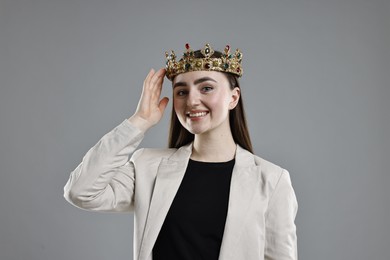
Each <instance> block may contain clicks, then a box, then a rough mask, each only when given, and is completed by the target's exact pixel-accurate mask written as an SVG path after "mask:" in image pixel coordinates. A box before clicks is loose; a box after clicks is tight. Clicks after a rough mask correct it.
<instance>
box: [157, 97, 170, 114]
mask: <svg viewBox="0 0 390 260" xmlns="http://www.w3.org/2000/svg"><path fill="white" fill-rule="evenodd" d="M168 102H169V98H167V97H164V98H162V99H161V100H160V103H159V104H158V108H159V109H160V111H161V113H163V112H164V111H165V108H166V107H167V105H168Z"/></svg>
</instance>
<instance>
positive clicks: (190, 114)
mask: <svg viewBox="0 0 390 260" xmlns="http://www.w3.org/2000/svg"><path fill="white" fill-rule="evenodd" d="M206 114H207V112H198V113H188V116H189V117H201V116H205V115H206Z"/></svg>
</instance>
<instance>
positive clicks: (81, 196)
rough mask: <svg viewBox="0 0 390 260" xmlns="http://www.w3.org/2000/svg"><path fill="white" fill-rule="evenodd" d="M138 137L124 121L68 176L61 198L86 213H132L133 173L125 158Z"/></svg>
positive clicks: (131, 151)
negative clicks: (85, 210)
mask: <svg viewBox="0 0 390 260" xmlns="http://www.w3.org/2000/svg"><path fill="white" fill-rule="evenodd" d="M142 138H143V132H141V131H140V130H139V129H137V128H136V127H134V126H133V125H132V124H131V123H130V122H129V120H127V119H126V120H125V121H123V122H122V123H121V124H120V125H119V126H117V127H116V128H114V129H113V130H112V131H110V132H109V133H107V134H106V135H104V136H103V137H102V138H101V139H100V140H99V142H98V143H97V144H96V145H95V146H93V147H92V148H91V149H90V150H89V151H88V152H87V153H86V155H85V156H84V158H83V160H82V162H81V163H80V164H79V165H78V166H77V167H76V169H75V170H74V171H73V172H72V173H71V175H70V178H69V180H68V182H67V183H66V185H65V187H64V197H65V199H66V200H67V201H69V202H70V203H71V204H73V205H74V206H77V207H79V208H83V209H88V210H96V211H130V210H132V201H133V192H134V180H135V170H134V165H133V164H132V162H130V161H129V157H130V155H131V154H132V153H133V152H134V150H135V149H136V147H137V146H138V144H139V143H140V142H141V140H142Z"/></svg>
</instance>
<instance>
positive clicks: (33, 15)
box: [0, 0, 390, 260]
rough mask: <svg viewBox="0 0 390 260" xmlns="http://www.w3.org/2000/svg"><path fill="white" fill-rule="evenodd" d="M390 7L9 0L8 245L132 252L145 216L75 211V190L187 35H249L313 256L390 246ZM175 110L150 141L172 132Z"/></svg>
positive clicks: (5, 258) (1, 96) (1, 121)
mask: <svg viewBox="0 0 390 260" xmlns="http://www.w3.org/2000/svg"><path fill="white" fill-rule="evenodd" d="M389 11H390V4H389V1H387V0H365V1H363V0H323V1H320V0H313V1H309V0H306V1H305V0H272V1H271V0H268V1H265V0H264V1H237V0H235V1H231V0H230V1H223V0H219V1H203V0H197V1H178V0H168V1H157V0H155V1H144V0H143V1H125V0H110V1H102V0H96V1H93V0H80V1H76V0H69V1H64V0H63V1H60V0H24V1H23V0H0V84H1V86H0V87H1V88H0V259H1V260H13V259H14V260H21V259H26V260H46V259H50V260H52V259H54V260H71V259H74V260H78V259H84V260H88V259H91V260H92V259H94V260H98V259H132V221H133V217H132V215H128V214H109V213H106V214H103V213H101V214H99V213H91V212H86V211H82V210H79V209H76V208H74V207H72V206H71V205H69V204H68V203H67V202H66V201H65V200H64V199H63V197H62V193H63V190H62V189H63V186H64V185H65V183H66V181H67V178H68V176H69V173H70V172H71V171H72V170H73V169H74V168H75V167H76V166H77V164H78V163H79V162H80V161H81V159H82V156H83V155H84V154H85V153H86V152H87V150H88V149H89V148H90V147H91V146H92V145H94V144H95V143H96V142H97V141H98V140H99V138H100V137H101V136H102V135H104V134H105V133H106V132H108V131H109V130H111V129H112V128H113V127H115V126H116V125H117V124H119V123H120V122H121V121H122V120H124V119H125V118H127V117H129V116H130V115H131V114H132V113H133V111H134V110H135V108H136V105H137V101H138V97H139V95H140V91H141V86H142V81H143V79H144V77H145V75H146V74H147V72H148V70H149V69H150V68H151V67H153V68H159V67H161V66H163V65H164V62H165V60H164V52H165V51H166V50H170V49H173V50H175V51H176V52H177V53H178V54H180V53H181V52H182V51H183V49H184V44H185V43H186V42H189V43H190V44H191V45H192V46H193V47H194V48H200V47H202V46H203V45H204V44H205V43H206V42H210V43H211V44H212V45H213V46H215V47H218V48H219V49H222V48H223V47H224V46H225V44H230V45H231V46H232V48H237V47H239V48H241V49H242V51H243V53H244V55H245V56H244V69H245V73H244V77H243V79H242V80H241V84H242V92H243V97H244V101H245V104H246V108H247V116H248V120H249V126H250V131H251V135H252V141H253V143H254V146H255V151H256V153H257V154H258V155H260V156H262V157H264V158H266V159H268V160H271V161H273V162H275V163H277V164H279V165H281V166H283V167H285V168H287V169H288V170H289V171H290V173H291V176H292V181H293V185H294V188H295V190H296V193H297V197H298V201H299V213H298V217H297V226H298V237H299V240H298V244H299V256H300V259H305V260H322V259H323V260H328V259H342V260H346V259H351V260H352V259H354V260H355V259H381V260H388V259H390V251H389V250H390V249H389V248H390V247H389V246H390V235H389V234H390V224H389V219H390V210H389V198H390V191H389V189H387V186H388V184H389V166H390V165H389V161H390V160H389V159H390V156H389V155H390V138H389V133H390V116H389V115H390V113H389V112H390V102H389V98H390V84H389V83H390V76H389V75H390V47H389V46H390V16H389ZM164 88H165V89H164V91H165V94H166V95H168V96H170V95H171V91H170V84H169V82H167V81H166V82H165V83H164ZM170 108H171V107H169V108H168V109H169V110H170ZM168 114H169V113H166V115H165V117H164V119H163V120H162V122H161V123H160V124H159V125H158V126H156V127H155V128H154V129H152V130H151V131H150V132H148V134H147V136H146V139H145V140H144V141H143V143H142V146H144V147H165V146H166V144H167V140H166V139H167V138H166V136H167V133H168V118H169V117H168Z"/></svg>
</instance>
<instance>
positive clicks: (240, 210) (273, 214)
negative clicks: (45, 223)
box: [64, 119, 298, 260]
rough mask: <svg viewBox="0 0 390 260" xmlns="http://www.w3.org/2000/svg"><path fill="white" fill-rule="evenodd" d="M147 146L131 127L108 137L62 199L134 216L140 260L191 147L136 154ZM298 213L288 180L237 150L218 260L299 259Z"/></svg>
mask: <svg viewBox="0 0 390 260" xmlns="http://www.w3.org/2000/svg"><path fill="white" fill-rule="evenodd" d="M142 138H143V133H142V132H140V131H139V130H138V129H137V128H135V127H134V126H133V125H131V123H130V122H129V121H128V120H127V119H126V120H125V121H123V122H122V123H121V124H120V125H118V126H117V127H116V128H114V129H113V130H112V131H110V132H109V133H107V134H106V135H104V136H103V137H102V138H101V139H100V140H99V142H98V143H97V144H96V145H95V146H93V147H92V148H91V149H90V150H89V151H88V152H87V154H86V155H85V156H84V158H83V160H82V162H81V163H80V164H79V165H78V166H77V168H76V169H75V170H74V171H73V172H72V173H71V175H70V178H69V180H68V182H67V184H66V185H65V187H64V196H65V198H66V200H67V201H69V202H70V203H71V204H73V205H75V206H77V207H79V208H82V209H86V210H93V211H105V212H107V211H110V212H125V211H128V212H134V214H135V215H134V260H152V249H153V246H154V243H155V241H156V239H157V236H158V234H159V231H160V229H161V227H162V225H163V222H164V219H165V216H166V215H167V212H168V210H169V207H170V205H171V203H172V201H173V199H174V197H175V194H176V192H177V190H178V188H179V186H180V182H181V180H182V179H183V176H184V173H185V171H186V167H187V163H188V161H189V158H190V155H191V151H192V144H190V145H187V146H183V147H181V148H179V149H139V150H137V151H135V150H136V148H137V146H138V144H139V143H140V142H141V140H142ZM134 151H135V152H134ZM199 192H201V191H199ZM297 208H298V205H297V200H296V197H295V193H294V190H293V188H292V186H291V181H290V176H289V173H288V172H287V171H286V170H284V169H282V168H280V167H279V166H276V165H275V164H272V163H270V162H268V161H266V160H264V159H262V158H260V157H257V156H255V155H253V154H252V153H250V152H248V151H247V150H244V149H243V148H241V147H240V146H237V150H236V157H235V166H234V168H233V173H232V180H231V187H230V195H229V208H228V214H227V218H226V224H225V230H224V234H223V239H222V244H221V250H220V256H219V259H220V260H263V259H266V260H271V259H272V260H296V259H298V258H297V237H296V226H295V223H294V221H295V216H296V213H297Z"/></svg>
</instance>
